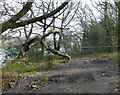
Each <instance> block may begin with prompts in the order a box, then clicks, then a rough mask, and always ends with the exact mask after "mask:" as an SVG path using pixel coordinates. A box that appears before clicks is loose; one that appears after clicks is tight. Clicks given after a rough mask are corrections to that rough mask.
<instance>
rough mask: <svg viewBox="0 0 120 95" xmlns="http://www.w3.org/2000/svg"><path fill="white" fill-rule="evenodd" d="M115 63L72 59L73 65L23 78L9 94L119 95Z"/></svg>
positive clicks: (8, 90) (100, 60) (101, 60)
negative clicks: (78, 94)
mask: <svg viewBox="0 0 120 95" xmlns="http://www.w3.org/2000/svg"><path fill="white" fill-rule="evenodd" d="M113 63H114V62H113V60H111V59H107V58H103V59H101V58H100V59H96V58H93V57H83V58H77V57H75V58H73V59H72V61H71V62H70V64H68V65H65V66H61V67H57V68H54V69H53V70H51V71H45V72H35V73H34V74H33V75H32V76H31V75H28V76H24V77H23V78H22V80H21V81H19V82H18V84H17V85H16V86H15V87H12V88H10V89H6V90H4V91H3V92H4V93H5V92H7V93H21V92H22V93H118V92H119V90H120V86H119V84H118V82H119V81H120V80H118V79H119V78H118V77H119V76H118V70H117V68H112V64H113Z"/></svg>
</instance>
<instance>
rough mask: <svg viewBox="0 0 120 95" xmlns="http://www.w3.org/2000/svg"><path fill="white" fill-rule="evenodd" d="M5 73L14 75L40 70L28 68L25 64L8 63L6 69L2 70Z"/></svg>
mask: <svg viewBox="0 0 120 95" xmlns="http://www.w3.org/2000/svg"><path fill="white" fill-rule="evenodd" d="M2 70H3V72H13V73H15V72H16V73H24V72H31V71H37V70H39V67H36V66H26V65H24V64H23V63H20V64H16V63H7V64H6V66H5V67H3V68H2Z"/></svg>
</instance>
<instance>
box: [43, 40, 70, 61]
mask: <svg viewBox="0 0 120 95" xmlns="http://www.w3.org/2000/svg"><path fill="white" fill-rule="evenodd" d="M41 44H43V45H44V47H45V48H46V49H47V50H48V51H51V52H52V53H53V54H57V55H59V56H62V57H64V58H67V59H68V61H70V60H71V57H70V56H69V55H67V54H64V53H61V52H59V51H57V50H55V49H53V48H51V47H50V46H48V45H47V44H46V43H45V42H44V41H43V40H42V41H41Z"/></svg>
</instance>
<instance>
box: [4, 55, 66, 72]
mask: <svg viewBox="0 0 120 95" xmlns="http://www.w3.org/2000/svg"><path fill="white" fill-rule="evenodd" d="M26 63H27V64H26ZM29 63H33V62H31V61H28V60H27V59H25V58H24V60H23V59H16V60H12V61H8V62H6V66H4V67H3V68H2V71H3V72H4V73H6V72H11V73H26V72H34V71H40V70H42V71H46V70H50V69H53V68H55V67H56V66H60V65H61V64H63V63H64V64H65V63H67V62H66V61H65V60H62V59H61V57H60V56H56V55H48V56H46V57H45V58H44V61H42V62H39V61H38V62H37V63H36V65H34V63H33V64H29Z"/></svg>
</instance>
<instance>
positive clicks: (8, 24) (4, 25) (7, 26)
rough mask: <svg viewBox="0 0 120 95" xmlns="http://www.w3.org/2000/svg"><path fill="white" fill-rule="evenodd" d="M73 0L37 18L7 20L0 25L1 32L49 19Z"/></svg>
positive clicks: (67, 0)
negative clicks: (18, 20)
mask: <svg viewBox="0 0 120 95" xmlns="http://www.w3.org/2000/svg"><path fill="white" fill-rule="evenodd" d="M69 1H71V0H66V1H65V2H64V3H62V4H61V6H59V7H57V8H56V9H55V10H53V11H52V12H50V13H48V14H44V15H42V16H39V17H35V18H31V19H28V20H25V21H20V22H16V23H15V22H12V21H7V22H4V23H1V24H0V25H2V31H1V33H0V34H2V33H3V32H4V31H6V30H7V29H14V28H18V27H22V26H25V25H28V24H30V23H35V22H37V21H42V20H43V19H47V18H49V17H51V16H53V15H55V14H56V13H58V12H59V11H60V10H62V9H63V8H64V7H65V6H66V5H67V4H68V3H69Z"/></svg>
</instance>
